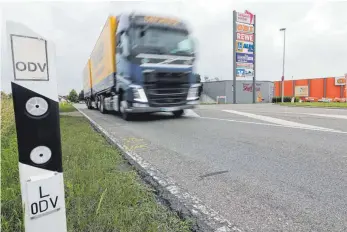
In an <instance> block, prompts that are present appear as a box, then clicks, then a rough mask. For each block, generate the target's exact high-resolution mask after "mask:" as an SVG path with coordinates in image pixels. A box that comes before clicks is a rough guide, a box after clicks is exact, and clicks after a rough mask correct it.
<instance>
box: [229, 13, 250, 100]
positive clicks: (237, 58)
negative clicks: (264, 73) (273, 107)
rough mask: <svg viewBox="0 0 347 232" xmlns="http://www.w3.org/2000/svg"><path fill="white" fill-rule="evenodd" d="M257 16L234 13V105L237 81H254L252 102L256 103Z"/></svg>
mask: <svg viewBox="0 0 347 232" xmlns="http://www.w3.org/2000/svg"><path fill="white" fill-rule="evenodd" d="M255 18H256V17H255V15H254V14H252V13H251V12H249V11H247V10H246V11H245V12H244V13H240V12H236V11H233V21H234V22H233V25H234V26H233V43H234V46H233V47H234V49H233V85H234V92H233V103H234V104H236V103H237V101H236V100H237V99H236V96H237V93H236V80H237V79H242V80H252V82H253V84H252V93H253V94H252V99H253V100H252V101H253V103H255V102H256V88H255V82H256V72H255V68H256V66H255V61H256V59H255V54H256V53H255V49H256V46H255V44H256V40H255V35H256V34H255V30H256V24H255Z"/></svg>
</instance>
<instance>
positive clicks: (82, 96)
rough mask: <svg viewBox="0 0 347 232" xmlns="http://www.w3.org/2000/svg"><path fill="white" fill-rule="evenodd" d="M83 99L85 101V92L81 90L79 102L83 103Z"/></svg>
mask: <svg viewBox="0 0 347 232" xmlns="http://www.w3.org/2000/svg"><path fill="white" fill-rule="evenodd" d="M83 99H84V92H83V90H81V92H80V94H79V95H78V100H79V101H83Z"/></svg>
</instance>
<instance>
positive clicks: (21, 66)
mask: <svg viewBox="0 0 347 232" xmlns="http://www.w3.org/2000/svg"><path fill="white" fill-rule="evenodd" d="M46 68H47V63H44V64H40V63H34V62H28V63H24V62H22V61H18V62H17V63H16V69H17V70H18V71H20V72H23V71H29V72H35V71H36V70H40V71H41V72H45V70H46Z"/></svg>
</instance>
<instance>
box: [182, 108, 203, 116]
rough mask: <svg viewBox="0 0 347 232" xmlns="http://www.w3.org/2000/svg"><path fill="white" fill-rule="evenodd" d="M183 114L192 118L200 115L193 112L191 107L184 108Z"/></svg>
mask: <svg viewBox="0 0 347 232" xmlns="http://www.w3.org/2000/svg"><path fill="white" fill-rule="evenodd" d="M184 116H186V117H193V118H199V117H200V115H198V114H197V113H195V111H194V110H191V109H187V110H184Z"/></svg>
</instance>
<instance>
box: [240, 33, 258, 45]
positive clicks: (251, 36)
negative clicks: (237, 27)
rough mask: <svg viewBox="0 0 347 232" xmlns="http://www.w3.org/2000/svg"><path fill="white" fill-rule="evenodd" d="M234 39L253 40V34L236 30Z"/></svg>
mask: <svg viewBox="0 0 347 232" xmlns="http://www.w3.org/2000/svg"><path fill="white" fill-rule="evenodd" d="M236 39H237V40H241V41H245V42H252V43H253V42H254V34H244V33H240V32H237V33H236Z"/></svg>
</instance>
